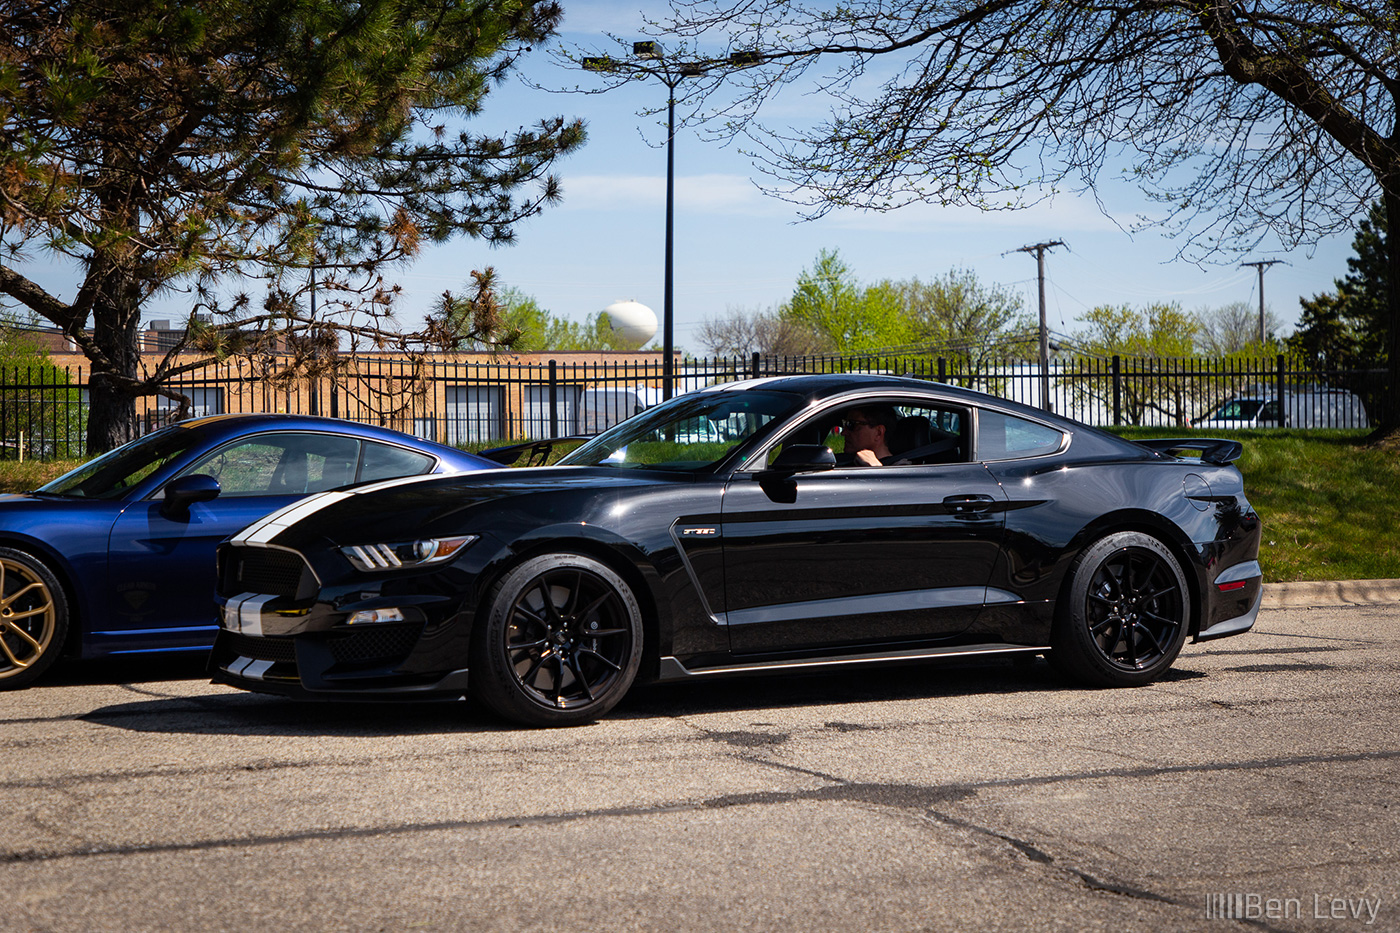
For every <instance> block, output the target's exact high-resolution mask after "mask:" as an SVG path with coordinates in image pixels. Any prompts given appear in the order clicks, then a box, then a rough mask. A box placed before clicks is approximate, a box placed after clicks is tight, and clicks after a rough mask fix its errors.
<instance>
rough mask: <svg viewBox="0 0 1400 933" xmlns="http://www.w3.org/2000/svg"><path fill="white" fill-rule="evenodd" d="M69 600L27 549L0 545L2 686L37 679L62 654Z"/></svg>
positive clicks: (8, 686)
mask: <svg viewBox="0 0 1400 933" xmlns="http://www.w3.org/2000/svg"><path fill="white" fill-rule="evenodd" d="M67 633H68V603H67V601H66V600H65V599H64V594H63V587H62V586H61V585H59V582H58V580H57V579H56V578H55V577H54V575H53V572H52V571H50V570H49V568H48V567H46V566H44V563H43V561H41V560H39V559H38V558H37V557H34V556H32V555H30V554H26V553H25V552H24V551H16V550H14V549H12V548H0V690H10V689H14V688H16V687H24V686H27V685H29V684H31V683H33V682H34V681H35V680H36V679H37V678H38V677H39V676H40V675H41V674H43V673H44V671H46V670H48V669H49V667H50V666H52V665H53V663H54V661H55V660H57V659H58V653H59V651H60V649H62V647H63V639H64V636H65V635H67Z"/></svg>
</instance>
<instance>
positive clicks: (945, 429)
mask: <svg viewBox="0 0 1400 933" xmlns="http://www.w3.org/2000/svg"><path fill="white" fill-rule="evenodd" d="M968 424H969V421H968V417H967V412H966V411H965V410H964V409H961V408H953V407H949V406H941V405H937V404H933V403H929V402H924V401H912V400H909V399H889V400H873V401H861V402H853V403H851V404H849V405H843V406H841V407H840V408H834V409H827V410H826V411H824V412H822V413H821V414H819V415H815V416H814V417H812V418H811V419H809V420H808V421H807V422H806V423H804V424H802V425H800V426H799V427H798V428H797V429H796V430H795V431H793V432H792V433H791V434H789V435H788V436H787V437H786V438H785V439H784V440H783V443H782V445H780V446H778V447H774V448H773V449H771V450H770V451H769V452H768V461H769V462H770V463H771V462H772V461H773V459H774V458H775V457H776V456H777V455H778V453H779V451H780V450H781V449H782V447H786V446H788V445H789V444H824V445H825V446H827V447H830V448H831V449H832V451H833V452H834V453H835V454H836V462H837V464H838V466H845V465H852V464H853V463H854V462H855V460H856V456H857V453H858V452H859V451H860V450H862V449H866V448H871V447H872V446H873V445H879V446H878V449H877V450H876V452H877V453H878V456H879V460H880V462H881V463H882V464H884V465H886V466H906V465H909V464H928V463H960V462H962V461H965V460H966V459H967V456H968V444H967V439H966V431H967V426H968Z"/></svg>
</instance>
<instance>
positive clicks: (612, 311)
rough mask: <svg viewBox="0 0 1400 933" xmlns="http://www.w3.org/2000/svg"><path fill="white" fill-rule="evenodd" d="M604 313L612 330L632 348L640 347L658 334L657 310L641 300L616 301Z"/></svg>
mask: <svg viewBox="0 0 1400 933" xmlns="http://www.w3.org/2000/svg"><path fill="white" fill-rule="evenodd" d="M603 313H604V314H606V315H607V316H608V326H610V327H611V328H612V332H613V333H614V334H616V335H617V336H618V337H619V338H620V339H621V341H622V342H623V343H624V344H626V345H627V346H628V347H629V348H630V349H633V350H635V349H638V348H639V347H641V346H642V345H643V344H645V343H646V342H647V341H648V340H650V339H651V338H652V337H654V336H655V335H656V312H655V311H653V310H651V309H650V308H648V307H647V306H646V305H644V304H642V303H641V302H639V301H615V302H613V303H612V304H610V305H608V306H607V307H606V308H604V309H603Z"/></svg>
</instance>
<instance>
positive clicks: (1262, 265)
mask: <svg viewBox="0 0 1400 933" xmlns="http://www.w3.org/2000/svg"><path fill="white" fill-rule="evenodd" d="M1280 262H1283V260H1282V259H1261V260H1259V261H1258V262H1242V263H1240V268H1244V267H1245V266H1254V267H1255V268H1256V269H1258V270H1259V345H1260V346H1261V347H1262V346H1263V345H1264V270H1265V269H1267V268H1269V267H1270V266H1272V265H1274V264H1275V263H1280Z"/></svg>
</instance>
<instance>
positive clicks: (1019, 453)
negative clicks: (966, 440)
mask: <svg viewBox="0 0 1400 933" xmlns="http://www.w3.org/2000/svg"><path fill="white" fill-rule="evenodd" d="M1064 442H1065V434H1064V432H1063V431H1061V430H1059V429H1058V428H1052V427H1048V426H1046V425H1043V424H1039V423H1037V422H1034V421H1027V420H1026V419H1025V418H1017V417H1015V416H1014V415H1006V414H1002V413H1001V412H999V411H982V412H980V413H978V416H977V459H978V460H1014V459H1018V458H1020V457H1038V456H1042V455H1044V454H1052V453H1054V452H1055V451H1057V450H1059V449H1060V447H1061V446H1062V445H1063V444H1064Z"/></svg>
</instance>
